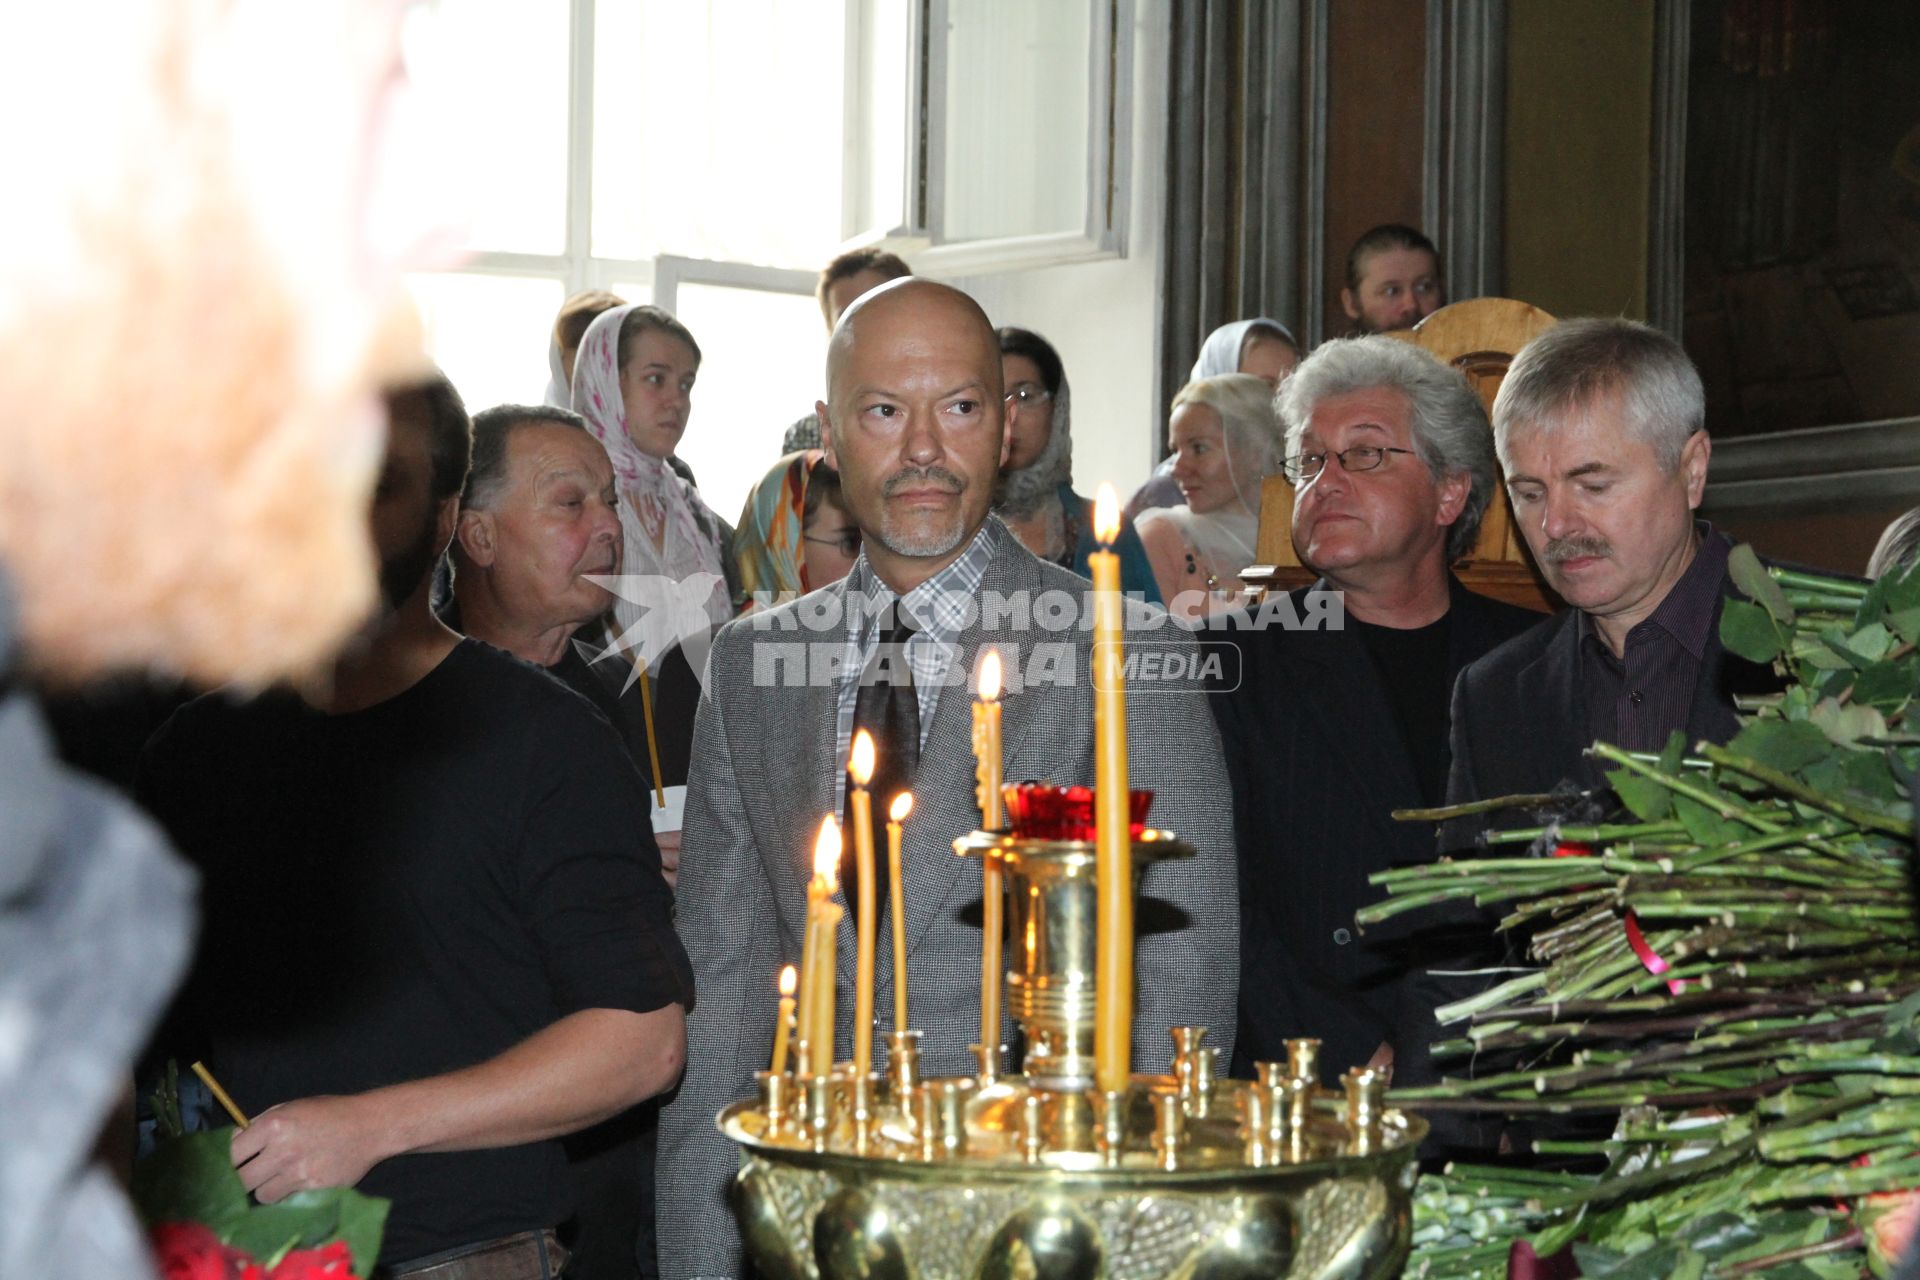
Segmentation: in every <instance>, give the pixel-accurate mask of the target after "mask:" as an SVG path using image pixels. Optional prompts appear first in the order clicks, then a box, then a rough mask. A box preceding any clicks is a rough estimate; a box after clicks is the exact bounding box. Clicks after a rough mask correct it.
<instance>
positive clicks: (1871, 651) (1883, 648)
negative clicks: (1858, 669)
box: [1847, 622, 1893, 662]
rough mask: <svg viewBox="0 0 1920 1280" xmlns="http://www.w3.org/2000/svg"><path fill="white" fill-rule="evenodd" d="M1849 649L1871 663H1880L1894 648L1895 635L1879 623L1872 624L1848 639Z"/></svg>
mask: <svg viewBox="0 0 1920 1280" xmlns="http://www.w3.org/2000/svg"><path fill="white" fill-rule="evenodd" d="M1847 648H1849V649H1851V650H1853V651H1854V652H1855V653H1857V654H1859V655H1860V656H1861V657H1863V658H1865V659H1866V660H1867V661H1869V662H1878V661H1880V659H1882V658H1884V657H1886V656H1887V651H1888V650H1890V649H1892V648H1893V634H1892V633H1891V632H1889V631H1888V630H1887V629H1886V628H1885V627H1883V626H1881V625H1880V624H1879V623H1877V622H1870V623H1868V624H1867V625H1866V626H1864V627H1861V628H1860V629H1859V630H1858V631H1856V632H1854V633H1853V634H1852V635H1851V636H1849V637H1848V638H1847Z"/></svg>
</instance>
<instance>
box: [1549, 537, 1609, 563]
mask: <svg viewBox="0 0 1920 1280" xmlns="http://www.w3.org/2000/svg"><path fill="white" fill-rule="evenodd" d="M1612 554H1613V544H1612V543H1611V542H1608V541H1607V540H1606V539H1605V538H1554V539H1553V540H1551V541H1550V542H1548V543H1547V551H1546V555H1547V559H1548V561H1549V562H1551V563H1553V564H1565V563H1566V562H1567V561H1569V560H1579V559H1581V558H1583V557H1586V556H1611V555H1612Z"/></svg>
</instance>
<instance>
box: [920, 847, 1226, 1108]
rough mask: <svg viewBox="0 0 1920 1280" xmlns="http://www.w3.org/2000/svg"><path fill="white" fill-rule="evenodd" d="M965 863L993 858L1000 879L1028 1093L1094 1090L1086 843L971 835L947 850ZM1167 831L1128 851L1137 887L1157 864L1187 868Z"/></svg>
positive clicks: (1094, 904)
mask: <svg viewBox="0 0 1920 1280" xmlns="http://www.w3.org/2000/svg"><path fill="white" fill-rule="evenodd" d="M953 848H954V852H956V853H958V854H960V855H961V856H963V857H974V858H985V857H997V858H999V859H1000V861H1001V864H1002V866H1004V867H1005V869H1006V877H1007V924H1008V936H1009V937H1010V938H1012V939H1013V940H1014V946H1013V947H1012V948H1011V950H1010V954H1009V960H1008V965H1009V967H1008V970H1007V987H1006V991H1007V1007H1008V1011H1009V1012H1010V1013H1011V1014H1012V1015H1013V1018H1014V1020H1015V1021H1016V1022H1018V1023H1019V1024H1020V1026H1021V1028H1022V1029H1023V1030H1024V1031H1025V1032H1026V1042H1027V1049H1026V1060H1025V1062H1024V1063H1023V1064H1022V1069H1023V1070H1024V1071H1025V1073H1026V1077H1027V1083H1028V1085H1029V1086H1031V1087H1032V1088H1036V1089H1046V1090H1054V1091H1058V1092H1082V1091H1085V1090H1088V1089H1091V1088H1092V1087H1093V1065H1094V1063H1093V1057H1094V1055H1093V1026H1094V958H1095V957H1094V953H1095V950H1096V948H1097V945H1098V929H1097V928H1096V922H1097V919H1098V916H1099V899H1098V893H1097V887H1096V884H1095V874H1094V873H1095V858H1094V847H1093V842H1092V841H1090V840H1025V839H1019V838H1016V837H1014V836H1011V835H1005V834H999V833H994V832H985V831H976V832H974V833H973V834H972V835H970V836H967V837H965V838H963V839H960V840H956V841H954V845H953ZM1192 856H1193V846H1191V845H1189V844H1185V843H1183V842H1181V841H1179V840H1176V839H1174V838H1173V837H1172V836H1171V835H1169V834H1168V833H1167V832H1164V831H1149V832H1145V833H1143V835H1142V837H1141V838H1140V839H1138V840H1135V841H1134V842H1133V868H1134V875H1135V877H1136V883H1137V878H1138V877H1139V876H1140V875H1141V874H1142V873H1143V872H1144V871H1145V870H1146V868H1147V867H1148V866H1150V865H1152V864H1153V863H1155V862H1161V861H1165V860H1168V859H1174V858H1191V857H1192Z"/></svg>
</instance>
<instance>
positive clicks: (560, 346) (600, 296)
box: [546, 289, 626, 409]
mask: <svg viewBox="0 0 1920 1280" xmlns="http://www.w3.org/2000/svg"><path fill="white" fill-rule="evenodd" d="M625 305H626V299H625V298H622V297H619V296H618V295H616V294H612V293H608V292H607V291H606V290H605V289H588V290H587V291H586V292H584V293H576V294H574V295H573V296H572V297H571V298H568V299H567V300H566V301H565V302H563V303H561V304H560V313H559V314H558V315H556V316H555V317H554V318H553V333H552V334H551V336H550V337H549V338H548V341H547V395H546V403H548V404H550V405H552V406H554V407H555V408H556V409H571V408H572V407H573V361H574V357H576V356H577V355H579V354H580V343H581V342H582V341H583V340H584V339H585V338H586V336H587V328H588V326H589V325H591V324H592V323H593V321H594V318H595V317H597V316H598V315H600V313H601V312H603V311H611V310H613V309H614V308H615V307H620V306H625Z"/></svg>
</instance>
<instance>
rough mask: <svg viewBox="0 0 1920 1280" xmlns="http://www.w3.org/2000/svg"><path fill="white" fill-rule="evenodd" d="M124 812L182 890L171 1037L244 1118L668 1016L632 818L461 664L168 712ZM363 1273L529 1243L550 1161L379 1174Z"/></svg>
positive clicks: (592, 742) (475, 670)
mask: <svg viewBox="0 0 1920 1280" xmlns="http://www.w3.org/2000/svg"><path fill="white" fill-rule="evenodd" d="M140 796H141V799H142V801H143V802H144V803H145V804H146V806H147V807H148V809H149V810H150V811H152V812H153V813H154V814H155V815H156V816H157V817H158V818H159V819H160V820H161V822H162V823H164V824H165V825H166V827H167V828H168V830H169V831H170V832H171V833H172V834H173V837H174V839H175V841H176V843H177V844H178V845H179V846H180V848H181V849H182V850H183V851H184V852H185V853H186V854H187V855H188V856H189V857H190V858H192V859H193V860H194V861H195V862H196V863H198V864H199V865H200V866H201V868H202V869H203V871H204V875H205V884H204V888H203V895H202V896H203V904H204V916H205V920H204V925H203V936H202V942H201V947H200V952H199V955H198V957H197V959H196V966H195V974H194V977H193V979H192V980H191V982H190V984H189V988H188V996H187V1003H186V1008H185V1012H186V1014H187V1017H188V1020H189V1021H190V1023H192V1024H194V1025H196V1027H197V1029H198V1031H199V1032H200V1033H201V1034H202V1035H203V1036H204V1043H205V1045H206V1047H207V1050H208V1052H209V1053H210V1054H211V1064H210V1065H212V1067H213V1069H214V1071H215V1072H216V1074H218V1075H219V1076H220V1078H221V1082H222V1083H223V1084H224V1085H226V1087H227V1089H228V1091H229V1092H231V1093H232V1094H233V1096H234V1098H235V1100H236V1101H237V1102H238V1103H239V1105H240V1106H241V1107H242V1108H243V1109H245V1110H247V1111H249V1112H259V1111H262V1110H265V1109H266V1108H267V1107H269V1106H272V1105H274V1104H276V1103H280V1102H285V1101H288V1100H291V1099H295V1098H302V1097H307V1096H310V1095H314V1094H340V1093H358V1092H362V1091H364V1090H367V1089H372V1088H376V1087H378V1086H381V1085H388V1084H395V1083H400V1082H403V1081H408V1080H418V1079H422V1078H424V1077H428V1076H435V1075H441V1074H443V1073H446V1072H449V1071H454V1070H457V1069H459V1068H462V1067H468V1066H472V1065H474V1064H476V1063H480V1062H484V1061H486V1060H488V1059H490V1058H493V1057H495V1056H496V1055H498V1054H500V1053H502V1052H503V1051H505V1050H506V1049H508V1048H510V1047H512V1046H513V1045H515V1044H518V1043H519V1042H520V1041H522V1040H525V1039H526V1038H527V1037H528V1036H530V1035H532V1034H533V1033H535V1032H537V1031H539V1030H541V1029H542V1028H544V1027H546V1026H548V1025H550V1024H552V1023H553V1022H554V1021H556V1020H557V1019H559V1018H561V1017H564V1016H566V1015H567V1014H571V1013H575V1012H578V1011H580V1010H584V1009H595V1008H608V1009H626V1010H632V1011H634V1012H648V1011H650V1010H654V1009H659V1008H662V1007H664V1006H666V1005H668V1004H671V1003H680V1004H685V1005H691V1003H692V992H693V976H692V971H691V969H690V967H689V965H688V962H687V957H686V953H685V951H684V950H682V948H681V946H680V942H679V939H678V938H677V937H676V936H675V934H674V932H673V927H672V922H671V912H672V895H671V893H670V891H669V890H668V888H667V885H666V882H665V881H664V880H663V879H662V878H661V875H660V864H659V850H658V848H657V847H656V846H655V844H654V841H653V836H652V832H651V830H650V828H649V826H648V819H647V800H646V795H645V792H644V791H643V790H642V787H641V783H640V777H639V775H638V773H636V772H635V770H634V768H633V765H632V763H631V762H630V761H629V760H628V758H627V755H626V752H625V751H624V750H623V749H622V747H621V745H620V742H619V740H618V739H617V738H616V737H615V735H614V733H613V731H612V730H611V729H610V728H609V727H608V725H607V724H606V722H605V720H604V719H603V718H602V717H601V716H600V715H598V714H597V713H595V711H594V710H593V709H592V707H591V706H589V705H588V704H587V703H586V702H585V701H583V700H582V699H581V698H580V697H579V696H578V695H577V694H575V693H573V692H572V691H571V690H569V689H567V688H565V687H564V686H562V685H561V684H559V683H558V682H557V681H555V680H553V679H551V678H549V677H548V676H546V675H544V674H542V673H540V672H538V671H535V670H534V669H532V668H531V667H528V666H527V665H526V664H524V663H522V662H520V661H518V660H517V659H515V658H512V657H509V656H508V655H506V654H503V653H500V652H499V651H497V650H494V649H491V648H489V647H487V646H485V645H482V644H479V643H477V642H475V641H471V640H467V641H462V642H461V643H460V644H459V645H458V646H457V647H456V648H455V649H454V650H453V651H452V652H451V653H450V654H449V655H448V656H447V658H446V659H445V660H444V661H442V662H441V663H440V665H439V666H438V667H436V668H435V669H434V670H433V671H432V672H430V673H429V674H428V675H427V676H426V677H425V678H423V679H422V680H420V681H419V683H417V684H415V685H414V686H413V687H412V688H410V689H408V690H407V691H406V692H404V693H402V694H400V695H399V696H397V697H395V698H391V699H389V700H388V701H386V702H383V703H381V704H379V705H378V706H374V707H371V708H368V709H366V710H364V711H359V712H355V713H352V714H347V715H337V716H329V715H324V714H321V713H319V712H316V711H314V710H312V709H311V708H309V707H307V706H305V705H304V704H302V703H301V702H299V701H298V700H297V699H296V698H294V697H292V696H291V695H286V694H277V695H269V696H266V697H263V698H261V699H258V700H257V701H255V702H252V703H250V704H246V705H236V704H234V703H232V702H230V701H227V700H225V699H223V698H221V697H220V696H218V695H214V696H210V697H206V698H202V699H199V700H198V701H196V702H194V703H192V704H190V705H189V706H187V707H185V708H183V709H182V710H181V711H180V712H179V713H178V714H176V715H175V716H174V717H173V718H172V720H170V721H169V722H168V723H167V725H166V727H165V728H163V729H162V730H161V731H160V733H159V734H158V735H157V736H156V737H155V739H154V741H153V743H152V744H151V745H150V747H149V748H148V751H147V755H146V757H145V760H144V762H143V769H142V775H141V780H140ZM359 1185H360V1189H361V1190H362V1191H365V1192H366V1193H368V1194H369V1195H377V1196H385V1197H388V1198H389V1199H391V1200H392V1201H393V1209H392V1213H391V1215H390V1216H389V1218H388V1221H387V1234H386V1241H385V1244H384V1247H383V1248H382V1250H381V1258H382V1260H383V1261H384V1262H394V1261H402V1260H406V1259H410V1258H416V1257H419V1256H421V1255H423V1254H427V1253H433V1252H436V1251H438V1250H441V1249H447V1248H453V1247H455V1246H458V1245H464V1244H470V1243H474V1242H477V1241H481V1240H486V1239H490V1238H493V1237H496V1236H502V1235H507V1234H511V1233H513V1232H517V1231H524V1230H529V1229H534V1228H541V1227H549V1226H553V1225H555V1224H557V1223H558V1222H560V1221H561V1220H562V1219H564V1218H565V1217H566V1216H567V1214H568V1212H569V1210H570V1205H569V1203H568V1201H569V1193H568V1190H567V1182H566V1180H565V1163H564V1158H563V1156H562V1152H561V1148H560V1144H559V1143H558V1142H542V1143H532V1144H528V1145H524V1146H518V1147H506V1148H497V1149H493V1150H486V1151H465V1152H450V1153H435V1154H420V1155H408V1156H400V1157H397V1158H395V1159H392V1160H388V1161H385V1162H383V1163H381V1164H379V1165H377V1166H375V1167H374V1168H373V1170H372V1171H371V1172H369V1173H368V1174H367V1176H366V1177H365V1178H364V1179H363V1180H362V1181H361V1183H360V1184H359Z"/></svg>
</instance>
